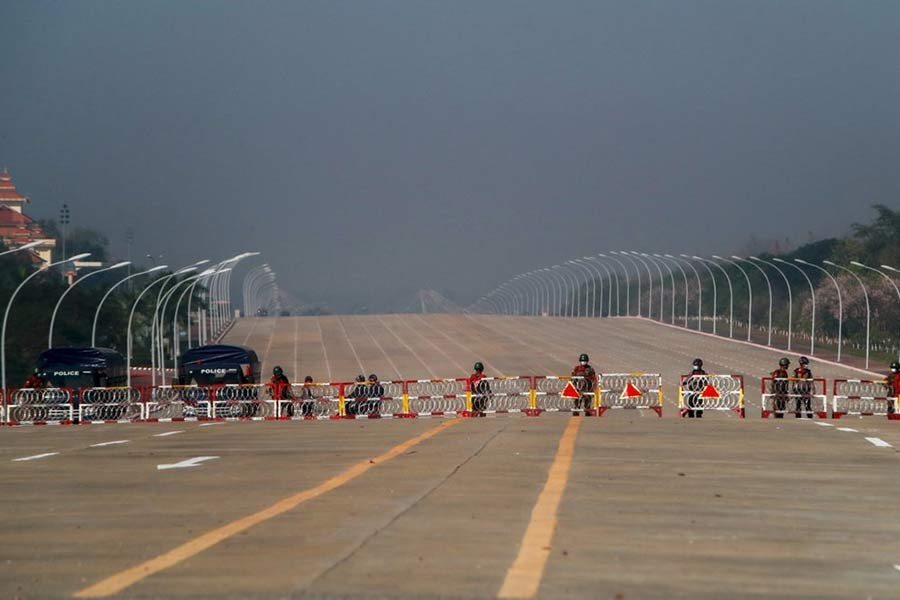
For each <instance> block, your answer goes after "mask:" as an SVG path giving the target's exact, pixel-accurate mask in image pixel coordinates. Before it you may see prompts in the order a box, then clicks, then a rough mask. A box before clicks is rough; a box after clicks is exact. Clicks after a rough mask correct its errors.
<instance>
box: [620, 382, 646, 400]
mask: <svg viewBox="0 0 900 600" xmlns="http://www.w3.org/2000/svg"><path fill="white" fill-rule="evenodd" d="M643 395H644V392H642V391H641V390H639V389H637V387H635V385H634V384H633V383H630V382H629V384H628V385H626V386H625V389H624V390H622V395H621V396H619V397H620V398H640V397H641V396H643Z"/></svg>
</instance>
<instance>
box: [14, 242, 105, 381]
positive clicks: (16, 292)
mask: <svg viewBox="0 0 900 600" xmlns="http://www.w3.org/2000/svg"><path fill="white" fill-rule="evenodd" d="M90 255H91V253H90V252H85V253H84V254H78V255H76V256H73V257H72V258H66V259H63V260H59V261H56V262H55V263H50V264H49V265H47V269H48V270H49V268H50V267H55V266H56V265H61V264H63V263H67V262H70V261H74V260H81V259H82V258H87V257H88V256H90ZM43 272H44V271H43V270H40V269H38V270H36V271H35V272H34V273H32V274H31V275H29V276H28V277H26V278H25V279H24V280H23V281H22V283H20V284H19V286H18V287H17V288H16V289H15V290H13V293H12V296H10V297H9V301H8V302H7V303H6V312H5V313H3V327H2V329H0V379H2V381H0V392H2V393H3V394H5V393H6V389H7V388H6V321H7V319H8V318H9V309H10V308H12V303H13V300H15V299H16V295H17V294H18V293H19V290H21V289H22V288H23V287H24V286H25V284H26V283H28V282H29V281H31V279H33V278H34V277H36V276H37V275H39V274H41V273H43Z"/></svg>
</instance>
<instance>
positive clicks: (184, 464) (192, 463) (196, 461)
mask: <svg viewBox="0 0 900 600" xmlns="http://www.w3.org/2000/svg"><path fill="white" fill-rule="evenodd" d="M216 458H219V457H218V456H195V457H194V458H189V459H187V460H183V461H181V462H177V463H172V464H168V465H156V470H157V471H165V470H167V469H190V468H191V467H199V466H200V463H202V462H205V461H207V460H213V459H216Z"/></svg>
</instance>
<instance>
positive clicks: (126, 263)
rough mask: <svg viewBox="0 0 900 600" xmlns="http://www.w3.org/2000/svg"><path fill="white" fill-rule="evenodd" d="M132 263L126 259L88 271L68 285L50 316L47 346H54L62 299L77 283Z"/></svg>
mask: <svg viewBox="0 0 900 600" xmlns="http://www.w3.org/2000/svg"><path fill="white" fill-rule="evenodd" d="M130 264H131V263H130V262H128V261H125V262H120V263H117V264H115V265H113V266H111V267H106V268H105V269H98V270H96V271H92V272H91V273H88V274H87V275H85V276H84V277H82V278H81V279H76V280H75V281H74V282H73V283H72V285H70V286H69V287H67V288H66V289H65V291H63V293H62V294H60V296H59V300H57V301H56V306H54V307H53V313H52V314H51V316H50V335H49V336H48V338H47V348H52V347H53V324H54V323H55V322H56V312H57V311H58V310H59V307H60V305H61V304H62V301H63V299H64V298H65V297H66V295H67V294H68V293H69V292H71V291H72V290H73V289H75V286H76V285H78V284H80V283H81V282H83V281H86V280H88V279H90V278H91V277H93V276H94V275H99V274H100V273H105V272H107V271H112V270H113V269H121V268H122V267H127V266H128V265H130Z"/></svg>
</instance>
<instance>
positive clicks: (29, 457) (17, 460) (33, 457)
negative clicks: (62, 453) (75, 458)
mask: <svg viewBox="0 0 900 600" xmlns="http://www.w3.org/2000/svg"><path fill="white" fill-rule="evenodd" d="M57 454H59V452H45V453H44V454H35V455H34V456H23V457H22V458H14V459H12V462H21V461H23V460H37V459H39V458H47V457H48V456H56V455H57Z"/></svg>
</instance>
